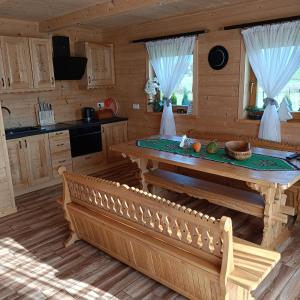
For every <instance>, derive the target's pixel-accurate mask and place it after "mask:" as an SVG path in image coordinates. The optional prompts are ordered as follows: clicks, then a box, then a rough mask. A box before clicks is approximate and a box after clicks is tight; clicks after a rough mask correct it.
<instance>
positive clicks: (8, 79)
mask: <svg viewBox="0 0 300 300" xmlns="http://www.w3.org/2000/svg"><path fill="white" fill-rule="evenodd" d="M7 81H8V86H10V78H9V77H7Z"/></svg>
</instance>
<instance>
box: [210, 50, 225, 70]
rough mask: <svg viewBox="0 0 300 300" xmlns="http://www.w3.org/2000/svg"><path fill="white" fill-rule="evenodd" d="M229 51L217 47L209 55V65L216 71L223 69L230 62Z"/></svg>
mask: <svg viewBox="0 0 300 300" xmlns="http://www.w3.org/2000/svg"><path fill="white" fill-rule="evenodd" d="M228 58H229V55H228V51H227V50H226V49H225V48H224V47H223V46H215V47H213V48H211V49H210V51H209V53H208V63H209V65H210V66H211V68H213V69H214V70H221V69H223V68H224V67H225V66H226V64H227V62H228Z"/></svg>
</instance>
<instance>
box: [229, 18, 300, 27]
mask: <svg viewBox="0 0 300 300" xmlns="http://www.w3.org/2000/svg"><path fill="white" fill-rule="evenodd" d="M296 20H300V16H294V17H287V18H280V19H272V20H267V21H260V22H253V23H245V24H239V25H231V26H226V27H224V30H231V29H239V28H246V27H254V26H260V25H267V24H275V23H281V22H289V21H296Z"/></svg>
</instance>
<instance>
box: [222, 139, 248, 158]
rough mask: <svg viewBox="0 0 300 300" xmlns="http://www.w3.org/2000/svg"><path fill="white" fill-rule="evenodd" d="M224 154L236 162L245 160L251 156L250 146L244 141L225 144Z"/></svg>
mask: <svg viewBox="0 0 300 300" xmlns="http://www.w3.org/2000/svg"><path fill="white" fill-rule="evenodd" d="M225 152H226V154H227V155H228V156H230V157H232V158H234V159H236V160H246V159H248V158H250V157H251V156H252V150H251V145H250V143H248V142H245V141H230V142H226V143H225Z"/></svg>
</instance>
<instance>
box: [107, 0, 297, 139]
mask: <svg viewBox="0 0 300 300" xmlns="http://www.w3.org/2000/svg"><path fill="white" fill-rule="evenodd" d="M299 10H300V2H299V1H298V0H286V1H284V3H283V2H282V1H280V0H272V1H270V0H258V1H257V0H256V1H252V2H251V3H247V4H240V5H235V6H234V7H226V8H222V9H217V10H212V11H209V12H206V13H197V14H191V15H189V16H180V17H173V18H166V19H163V20H160V21H155V22H152V23H145V24H142V25H139V26H136V25H135V26H128V27H123V28H119V29H118V30H110V31H109V30H107V31H105V32H103V35H104V40H105V41H107V42H113V43H114V44H115V65H116V82H117V85H116V88H115V89H114V90H112V95H113V96H114V97H115V98H116V99H118V100H119V101H120V102H121V106H122V109H123V113H124V114H125V115H127V116H128V117H129V138H131V139H133V138H137V137H142V136H145V135H150V134H156V133H158V131H159V125H160V118H161V116H160V114H157V113H147V112H146V95H145V93H144V91H143V90H144V85H145V82H146V70H147V66H146V65H147V53H146V50H145V46H144V44H131V43H130V40H133V39H138V38H146V37H151V36H161V35H167V34H174V33H180V32H187V31H193V30H199V29H207V30H209V32H208V33H206V34H203V35H201V36H199V52H198V61H199V64H198V67H199V70H198V73H199V74H198V101H199V102H198V112H197V113H196V115H194V116H181V115H178V116H176V117H175V120H176V126H177V129H178V133H180V134H181V133H184V132H186V131H187V130H188V129H190V128H194V129H199V130H205V131H215V132H227V133H234V134H246V135H252V136H255V135H257V133H258V122H257V121H248V120H239V114H240V113H239V111H241V110H242V109H241V106H242V102H243V99H242V97H241V96H242V95H243V91H242V90H241V89H242V88H243V74H244V66H243V61H244V56H243V43H242V39H241V35H240V32H239V30H231V31H223V30H222V28H223V27H224V26H227V25H233V24H242V23H247V22H255V21H260V20H267V19H275V18H283V17H288V16H293V15H295V12H296V11H299ZM215 45H224V46H225V47H226V48H227V49H228V51H229V62H228V64H227V66H226V67H225V68H224V69H223V70H220V71H214V70H212V69H211V68H210V67H209V66H208V63H207V55H208V51H209V49H210V48H211V47H213V46H215ZM133 103H139V104H140V110H133V109H132V104H133ZM239 107H240V110H239ZM299 129H300V124H283V125H282V131H283V140H284V141H289V142H293V143H295V142H298V143H300V136H299V134H298V132H299Z"/></svg>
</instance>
